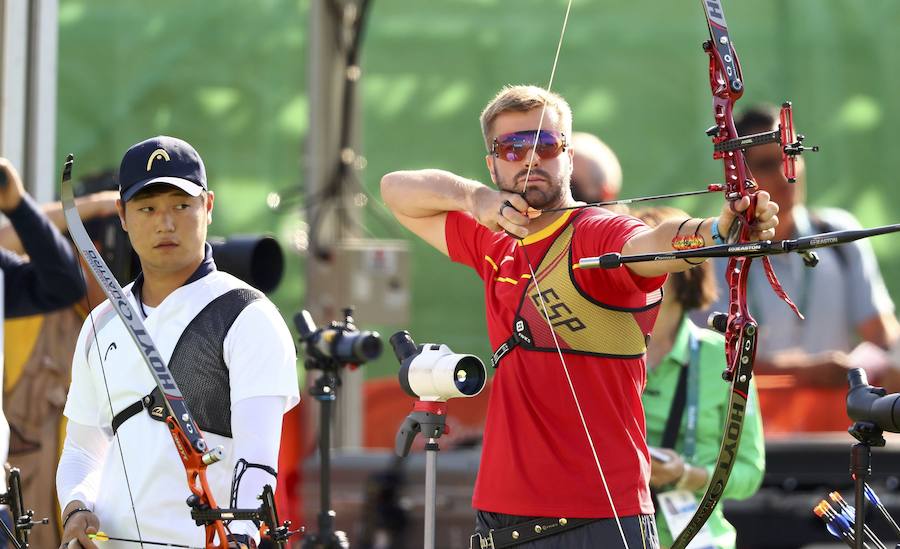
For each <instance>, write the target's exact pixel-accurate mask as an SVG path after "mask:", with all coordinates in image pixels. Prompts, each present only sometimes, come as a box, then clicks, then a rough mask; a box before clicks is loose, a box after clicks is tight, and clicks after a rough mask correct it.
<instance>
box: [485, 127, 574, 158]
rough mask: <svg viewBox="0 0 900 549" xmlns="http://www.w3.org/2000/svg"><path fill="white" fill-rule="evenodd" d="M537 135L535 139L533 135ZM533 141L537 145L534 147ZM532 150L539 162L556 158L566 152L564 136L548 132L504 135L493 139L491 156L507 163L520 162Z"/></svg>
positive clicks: (530, 131)
mask: <svg viewBox="0 0 900 549" xmlns="http://www.w3.org/2000/svg"><path fill="white" fill-rule="evenodd" d="M536 133H537V139H535V134H536ZM535 141H537V145H536V146H535ZM531 149H534V154H536V155H537V156H538V158H540V159H541V160H550V159H551V158H556V157H557V156H559V155H560V154H561V153H562V152H563V151H564V150H566V134H564V133H560V132H554V131H550V130H541V131H540V132H537V131H536V130H526V131H522V132H513V133H505V134H503V135H498V136H497V137H495V138H494V143H493V144H492V145H491V154H493V155H494V156H495V157H497V158H502V159H503V160H506V161H507V162H521V161H522V160H525V158H526V157H527V156H528V154H529V153H530V152H531Z"/></svg>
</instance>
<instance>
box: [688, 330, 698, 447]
mask: <svg viewBox="0 0 900 549" xmlns="http://www.w3.org/2000/svg"><path fill="white" fill-rule="evenodd" d="M685 321H686V322H690V321H689V320H685ZM688 330H689V333H688V349H690V353H691V355H690V359H689V360H688V365H687V368H688V380H687V407H686V409H685V414H686V421H685V428H686V430H685V433H684V456H685V458H687V460H688V461H691V460H692V459H693V458H694V451H695V450H696V449H697V413H698V411H699V393H700V338H698V337H697V334H695V333H694V330H695V328H694V327H693V326H692V325H690V324H688Z"/></svg>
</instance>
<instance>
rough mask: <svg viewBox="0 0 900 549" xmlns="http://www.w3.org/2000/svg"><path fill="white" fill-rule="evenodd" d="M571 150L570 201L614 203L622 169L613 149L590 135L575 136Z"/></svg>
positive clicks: (579, 133)
mask: <svg viewBox="0 0 900 549" xmlns="http://www.w3.org/2000/svg"><path fill="white" fill-rule="evenodd" d="M572 150H573V151H574V152H575V157H574V159H573V165H572V177H571V179H570V181H569V184H570V185H571V188H572V197H573V198H574V199H575V200H578V201H581V202H588V203H590V202H608V201H610V200H615V199H617V198H618V197H619V191H620V190H621V188H622V166H621V165H620V164H619V159H618V158H616V155H615V153H614V152H613V151H612V149H610V148H609V146H608V145H607V144H606V143H604V142H603V141H601V140H600V139H599V138H598V137H597V136H595V135H593V134H590V133H586V132H574V133H573V134H572Z"/></svg>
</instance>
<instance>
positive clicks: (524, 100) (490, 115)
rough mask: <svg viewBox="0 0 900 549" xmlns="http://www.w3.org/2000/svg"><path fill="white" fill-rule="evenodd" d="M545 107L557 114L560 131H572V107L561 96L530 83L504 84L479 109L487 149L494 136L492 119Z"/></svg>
mask: <svg viewBox="0 0 900 549" xmlns="http://www.w3.org/2000/svg"><path fill="white" fill-rule="evenodd" d="M538 108H546V109H547V110H551V109H552V110H553V111H555V112H556V114H557V116H559V121H560V124H561V125H562V131H563V133H565V134H566V135H570V134H571V133H572V109H571V107H569V104H568V103H567V102H566V100H565V99H563V98H562V96H560V95H558V94H556V93H553V92H551V91H547V90H545V89H544V88H541V87H538V86H530V85H516V86H504V87H503V89H501V90H500V91H499V92H498V93H497V95H496V96H494V98H493V99H491V101H490V102H489V103H488V104H487V106H486V107H485V108H484V110H483V111H481V133H482V135H483V136H484V144H485V146H486V147H487V149H488V151H490V150H491V142H492V141H493V139H494V136H493V135H492V134H491V133H492V131H493V125H494V120H496V119H497V117H498V116H500V115H501V114H503V113H505V112H510V111H512V112H529V111H531V110H533V109H538Z"/></svg>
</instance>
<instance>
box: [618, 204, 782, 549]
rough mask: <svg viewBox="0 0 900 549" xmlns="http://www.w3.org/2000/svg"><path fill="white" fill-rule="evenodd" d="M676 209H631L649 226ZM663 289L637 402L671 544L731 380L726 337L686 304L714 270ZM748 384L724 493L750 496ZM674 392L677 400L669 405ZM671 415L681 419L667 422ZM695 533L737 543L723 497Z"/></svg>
mask: <svg viewBox="0 0 900 549" xmlns="http://www.w3.org/2000/svg"><path fill="white" fill-rule="evenodd" d="M676 215H681V216H682V217H683V216H684V212H680V211H678V210H676V209H674V208H653V209H648V210H644V211H639V212H635V216H636V217H638V218H640V219H641V220H642V221H644V222H645V223H647V224H648V225H650V226H651V227H652V226H654V224H658V223H659V222H661V221H663V220H665V219H668V218H670V217H672V216H676ZM699 222H700V220H696V221H689V222H687V223H686V224H685V226H684V227H683V229H682V232H683V233H684V234H685V235H687V236H690V235H692V234H693V233H694V232H695V229H696V228H695V227H694V225H696V224H697V223H699ZM663 291H664V293H665V295H664V298H663V303H662V306H661V307H660V312H659V317H658V318H657V321H656V325H655V327H654V330H653V336H652V337H651V340H650V344H649V346H648V350H647V386H646V388H645V390H644V394H643V396H642V401H643V404H644V411H645V414H646V420H647V443H648V445H649V446H651V447H654V448H655V450H657V452H655V455H656V456H657V457H660V458H661V459H656V458H653V455H651V457H652V458H653V459H651V474H650V487H651V489H652V490H653V491H654V493H655V494H656V496H657V501H656V507H657V509H656V522H657V528H658V531H659V541H660V545H661V546H662V547H668V546H670V545H671V544H672V542H673V540H674V538H675V536H677V534H678V531H675V532H673V531H672V530H673V529H674V528H672V527H670V525H669V522H670V521H672V522H673V523H674V524H676V525H678V524H682V526H680V527H679V530H680V528H682V527H683V523H681V522H680V521H681V520H684V521H686V520H687V519H689V518H690V516H691V515H692V514H693V509H694V508H696V503H695V502H696V501H699V499H700V498H701V497H702V496H703V492H704V491H705V490H706V486H707V483H708V482H709V479H710V477H711V475H712V469H713V466H714V465H715V463H716V459H717V457H718V455H719V445H720V443H721V440H722V429H723V426H724V424H725V419H726V418H725V415H726V412H727V407H728V396H729V387H728V385H727V384H726V383H725V382H724V381H723V380H722V376H721V374H722V370H724V368H725V340H724V338H723V337H722V336H721V335H719V334H718V333H715V332H712V331H710V330H706V329H701V328H699V327H697V326H696V325H695V324H693V323H692V322H691V321H690V319H688V318H687V316H686V311H689V310H691V309H695V308H702V307H704V306H706V305H708V302H710V301H712V300H713V299H714V298H715V283H714V280H713V276H712V269H710V267H709V265H707V264H703V265H700V266H698V267H696V268H694V269H691V270H690V271H685V272H683V273H675V274H670V275H669V280H668V281H667V282H666V285H665V286H664V288H663ZM682 376H683V377H684V379H683V380H682V379H680V378H682ZM679 385H681V389H679ZM750 389H751V391H750V395H749V398H748V405H747V410H746V414H745V418H744V428H743V433H742V435H741V443H740V447H739V449H738V455H737V460H736V461H735V465H734V468H733V469H732V472H731V477H730V478H729V481H728V483H727V485H726V487H725V492H724V494H723V496H722V499H745V498H748V497H750V496H752V495H753V494H754V493H755V492H756V491H757V490H758V489H759V486H760V483H761V482H762V478H763V471H764V469H765V444H764V439H763V431H762V419H761V416H760V412H759V400H758V398H757V395H756V386H755V385H754V384H753V383H752V382H751V385H750ZM679 391H680V392H681V393H682V397H681V402H682V405H681V406H679V405H675V406H674V407H673V401H675V400H676V398H675V397H676V393H677V392H679ZM673 414H674V416H675V417H676V418H677V417H680V418H681V421H680V422H678V421H672V423H673V424H672V425H669V423H670V420H669V417H670V416H673ZM673 502H675V503H673ZM691 502H694V503H691ZM691 505H693V508H691V507H690V506H691ZM698 538H699V540H700V541H703V540H705V542H706V543H701V545H702V546H704V547H706V546H710V547H716V548H721V549H725V548H734V547H735V539H736V532H735V529H734V527H732V526H731V524H729V523H728V521H726V520H725V517H724V516H723V515H722V504H721V502H720V503H719V504H718V505H716V509H715V511H714V512H713V514H712V515H711V517H710V519H709V521H708V522H707V525H706V527H705V531H704V532H701V534H700V535H699V536H698ZM698 547H699V545H698Z"/></svg>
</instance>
